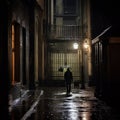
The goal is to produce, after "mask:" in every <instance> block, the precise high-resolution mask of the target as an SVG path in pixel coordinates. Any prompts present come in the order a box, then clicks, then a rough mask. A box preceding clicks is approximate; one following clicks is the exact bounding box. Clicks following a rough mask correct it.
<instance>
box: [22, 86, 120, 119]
mask: <svg viewBox="0 0 120 120" xmlns="http://www.w3.org/2000/svg"><path fill="white" fill-rule="evenodd" d="M42 90H43V91H44V94H43V95H42V96H41V97H40V100H39V103H38V105H37V107H35V108H34V112H33V113H32V114H31V115H30V116H29V117H28V118H27V120H120V115H119V114H118V113H116V112H115V111H113V110H112V108H111V107H109V106H107V105H106V104H105V103H104V102H102V101H100V100H98V99H97V98H95V97H94V92H93V91H94V89H92V88H87V89H85V90H81V89H79V88H75V89H72V94H71V96H66V89H65V88H64V87H43V88H42ZM21 120H23V119H21Z"/></svg>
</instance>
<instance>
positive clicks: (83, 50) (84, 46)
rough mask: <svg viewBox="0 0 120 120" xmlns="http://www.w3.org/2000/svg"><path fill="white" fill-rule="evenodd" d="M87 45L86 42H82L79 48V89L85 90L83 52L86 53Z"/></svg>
mask: <svg viewBox="0 0 120 120" xmlns="http://www.w3.org/2000/svg"><path fill="white" fill-rule="evenodd" d="M88 47H89V45H88V43H87V41H83V43H82V46H81V51H82V54H81V57H82V65H81V78H82V80H81V89H85V76H84V72H85V66H84V52H86V51H87V49H88Z"/></svg>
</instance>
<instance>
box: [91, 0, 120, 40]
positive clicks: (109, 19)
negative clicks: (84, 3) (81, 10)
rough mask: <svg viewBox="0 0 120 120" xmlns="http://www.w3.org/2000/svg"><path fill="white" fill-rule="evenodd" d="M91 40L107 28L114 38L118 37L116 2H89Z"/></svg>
mask: <svg viewBox="0 0 120 120" xmlns="http://www.w3.org/2000/svg"><path fill="white" fill-rule="evenodd" d="M91 24H92V28H91V32H92V38H95V37H96V36H97V35H99V34H100V33H101V32H102V31H103V30H104V29H106V28H107V27H109V26H112V27H111V30H112V32H113V33H114V34H115V36H120V30H119V28H120V4H119V3H118V1H115V2H114V1H109V0H100V1H98V0H91Z"/></svg>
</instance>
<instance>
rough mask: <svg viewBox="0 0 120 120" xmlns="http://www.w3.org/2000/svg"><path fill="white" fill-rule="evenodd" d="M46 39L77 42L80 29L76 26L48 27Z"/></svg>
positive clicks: (80, 36)
mask: <svg viewBox="0 0 120 120" xmlns="http://www.w3.org/2000/svg"><path fill="white" fill-rule="evenodd" d="M48 38H49V39H51V40H54V39H58V40H79V39H80V38H82V27H81V26H77V25H49V29H48Z"/></svg>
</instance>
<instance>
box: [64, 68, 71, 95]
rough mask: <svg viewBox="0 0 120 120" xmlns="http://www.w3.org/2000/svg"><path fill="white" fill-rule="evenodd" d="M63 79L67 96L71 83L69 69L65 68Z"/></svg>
mask: <svg viewBox="0 0 120 120" xmlns="http://www.w3.org/2000/svg"><path fill="white" fill-rule="evenodd" d="M64 79H65V83H66V89H67V95H69V94H70V92H71V83H72V81H73V76H72V72H71V71H70V69H69V68H67V71H66V72H65V73H64Z"/></svg>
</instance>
